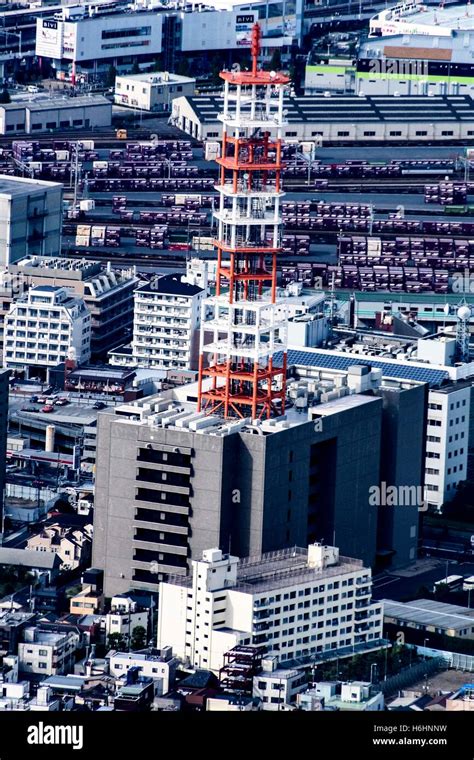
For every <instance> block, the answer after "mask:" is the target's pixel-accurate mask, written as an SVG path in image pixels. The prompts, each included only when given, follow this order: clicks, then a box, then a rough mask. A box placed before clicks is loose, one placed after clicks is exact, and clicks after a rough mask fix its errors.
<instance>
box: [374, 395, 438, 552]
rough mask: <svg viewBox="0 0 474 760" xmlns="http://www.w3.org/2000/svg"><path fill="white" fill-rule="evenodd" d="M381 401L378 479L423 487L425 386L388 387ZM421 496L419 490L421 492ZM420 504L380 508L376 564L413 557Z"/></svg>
mask: <svg viewBox="0 0 474 760" xmlns="http://www.w3.org/2000/svg"><path fill="white" fill-rule="evenodd" d="M379 393H380V395H381V397H382V401H383V413H382V444H381V447H380V480H381V482H385V483H388V484H390V485H393V486H397V487H398V488H400V487H401V488H403V487H407V486H408V487H409V488H410V487H412V486H413V487H415V488H417V487H420V489H421V487H422V485H423V483H424V471H425V459H424V453H425V440H426V417H427V404H428V386H427V385H425V384H423V385H415V386H412V387H410V388H408V387H403V386H402V387H392V388H390V387H388V388H383V389H381V390H380V391H379ZM420 495H421V492H420ZM422 509H423V504H417V503H415V504H403V505H399V506H397V507H395V506H393V507H383V506H381V507H380V508H379V515H378V520H377V560H378V563H379V567H387V566H390V565H395V566H398V567H400V566H403V565H407V564H409V563H410V562H413V560H414V559H416V544H417V538H418V521H419V515H420V512H421V510H422Z"/></svg>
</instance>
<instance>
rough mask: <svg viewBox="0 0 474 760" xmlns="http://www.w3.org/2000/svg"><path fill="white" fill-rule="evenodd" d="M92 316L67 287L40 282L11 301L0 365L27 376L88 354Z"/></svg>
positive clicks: (79, 361)
mask: <svg viewBox="0 0 474 760" xmlns="http://www.w3.org/2000/svg"><path fill="white" fill-rule="evenodd" d="M90 346H91V316H90V313H89V311H88V309H87V306H86V304H85V302H84V300H83V299H82V298H78V297H77V296H75V295H74V294H71V291H70V290H69V289H68V288H62V287H54V286H51V285H40V286H38V287H35V288H32V289H31V290H29V291H28V293H27V294H26V295H25V296H23V297H22V298H20V299H19V300H18V301H16V302H15V303H13V304H12V305H11V307H10V310H9V312H8V314H7V315H6V317H5V326H4V352H3V366H4V367H6V368H8V369H15V370H18V371H24V372H25V375H26V376H27V377H33V376H38V375H41V371H42V372H43V374H46V373H47V370H48V368H50V367H56V366H57V365H58V364H59V363H60V362H62V361H64V360H65V359H66V358H67V357H68V356H70V357H72V356H73V357H74V359H75V361H76V363H77V364H84V363H86V362H87V361H88V360H89V359H90V355H91V348H90Z"/></svg>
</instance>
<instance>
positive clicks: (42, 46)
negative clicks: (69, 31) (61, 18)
mask: <svg viewBox="0 0 474 760" xmlns="http://www.w3.org/2000/svg"><path fill="white" fill-rule="evenodd" d="M35 52H36V55H39V56H45V57H48V58H55V59H60V58H61V57H62V23H61V22H58V21H56V20H55V19H49V18H47V19H37V22H36V51H35Z"/></svg>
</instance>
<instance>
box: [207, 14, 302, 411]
mask: <svg viewBox="0 0 474 760" xmlns="http://www.w3.org/2000/svg"><path fill="white" fill-rule="evenodd" d="M259 50H260V27H259V25H258V24H255V26H254V28H253V33H252V70H251V71H231V72H229V71H223V72H221V74H220V76H221V78H222V79H223V80H224V110H223V113H222V114H220V116H219V118H220V120H221V121H222V122H223V134H222V151H221V158H219V159H217V163H218V164H219V166H220V172H219V182H218V184H217V185H216V190H217V191H218V193H219V208H218V210H216V211H215V212H214V218H215V220H216V222H217V237H216V239H215V241H214V243H215V246H216V248H217V274H216V294H215V296H214V297H212V298H209V299H206V301H205V302H204V304H203V313H202V323H201V346H200V361H199V391H198V409H199V410H200V411H201V410H204V411H206V412H209V413H218V414H222V415H223V416H224V417H240V418H247V417H252V418H253V419H257V418H261V417H271V416H277V415H279V414H282V413H283V412H284V408H285V394H286V385H285V378H286V343H287V319H286V310H285V306H284V304H283V303H277V299H276V287H277V256H278V254H279V253H280V252H281V230H282V220H281V212H280V201H281V198H282V196H283V192H282V185H281V171H282V158H281V156H282V140H281V132H282V127H283V125H284V114H283V92H284V87H285V85H287V84H288V83H289V78H288V77H287V76H285V75H284V74H281V73H277V72H274V71H272V72H267V71H261V70H260V69H259V68H258V56H259ZM275 354H278V357H277V359H278V361H275Z"/></svg>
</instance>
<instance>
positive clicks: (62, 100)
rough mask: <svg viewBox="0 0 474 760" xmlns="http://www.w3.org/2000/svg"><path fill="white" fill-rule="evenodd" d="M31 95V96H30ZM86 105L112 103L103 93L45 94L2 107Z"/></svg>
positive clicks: (34, 108)
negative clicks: (47, 95)
mask: <svg viewBox="0 0 474 760" xmlns="http://www.w3.org/2000/svg"><path fill="white" fill-rule="evenodd" d="M30 97H31V96H30ZM84 106H110V107H112V103H111V102H110V100H107V98H104V96H103V95H83V96H79V97H76V98H70V97H59V98H58V97H56V98H48V97H45V96H44V95H40V96H39V97H36V98H33V99H28V100H27V99H26V98H25V99H24V100H23V99H21V100H20V99H19V100H16V101H15V102H13V103H5V105H2V108H5V109H6V110H8V111H10V110H13V111H15V110H18V108H27V109H28V110H29V111H51V110H54V109H55V108H84Z"/></svg>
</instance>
